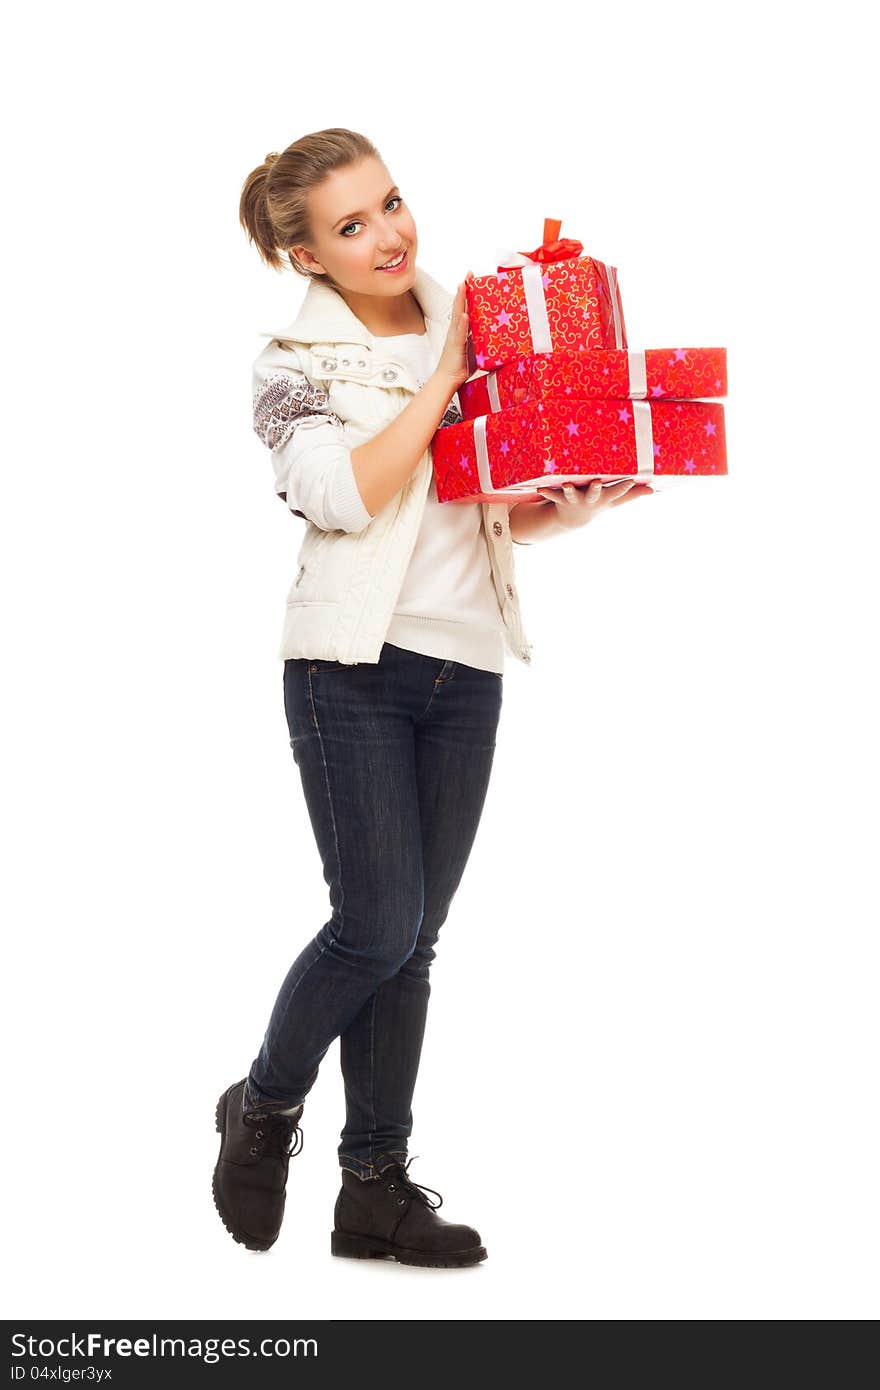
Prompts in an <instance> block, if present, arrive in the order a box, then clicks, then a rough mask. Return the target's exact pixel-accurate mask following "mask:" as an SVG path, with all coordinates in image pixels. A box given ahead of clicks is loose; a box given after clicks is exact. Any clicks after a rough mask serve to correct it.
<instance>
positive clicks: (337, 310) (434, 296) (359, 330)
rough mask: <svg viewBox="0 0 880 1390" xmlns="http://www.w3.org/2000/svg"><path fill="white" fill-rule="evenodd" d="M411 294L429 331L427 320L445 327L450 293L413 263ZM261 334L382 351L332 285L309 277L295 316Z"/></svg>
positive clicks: (288, 339)
mask: <svg viewBox="0 0 880 1390" xmlns="http://www.w3.org/2000/svg"><path fill="white" fill-rule="evenodd" d="M413 294H414V295H415V298H416V300H417V301H418V304H419V307H420V309H421V310H422V312H423V314H424V315H425V319H426V320H427V322H426V327H427V328H428V330H429V331H430V327H431V321H433V322H435V323H438V324H441V325H442V326H443V327H444V329H448V326H449V317H450V311H451V308H452V302H453V296H452V295H451V294H449V292H448V291H447V290H445V289H444V288H443V286H442V285H441V284H439V283H438V281H436V280H435V279H433V277H432V276H430V275H429V274H428V273H427V271H425V270H422V268H421V266H419V265H417V266H416V272H415V277H414V281H413ZM258 336H259V337H261V338H277V339H280V340H281V341H283V342H291V343H303V344H305V345H307V346H311V345H312V344H314V343H321V344H332V343H346V344H351V345H354V344H357V345H358V346H359V347H364V348H368V349H369V350H370V351H376V352H378V353H380V354H381V353H382V351H383V344H384V339H383V338H382V337H379V336H377V335H376V334H374V333H371V332H370V330H369V329H368V328H367V327H366V325H365V324H363V323H361V321H360V319H359V318H358V317H357V315H356V314H355V313H354V312H353V311H352V310H351V309H350V308H349V307H348V305H347V304H346V302H345V300H344V299H343V298H342V295H341V294H340V293H339V292H338V290H335V289H334V288H333V287H332V285H325V284H324V283H323V282H322V281H321V280H312V281H310V283H309V287H308V289H307V290H306V294H305V298H304V299H303V302H302V305H301V307H300V310H299V313H298V314H297V316H296V318H295V319H294V320H293V321H292V323H289V324H288V325H287V327H286V328H284V329H282V330H281V331H280V332H274V333H263V332H261V333H259V334H258Z"/></svg>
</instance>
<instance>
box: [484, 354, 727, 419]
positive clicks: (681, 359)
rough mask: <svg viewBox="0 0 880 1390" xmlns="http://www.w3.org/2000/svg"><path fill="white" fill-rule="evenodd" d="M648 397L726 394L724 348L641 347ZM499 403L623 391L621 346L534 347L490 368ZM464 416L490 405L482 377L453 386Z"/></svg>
mask: <svg viewBox="0 0 880 1390" xmlns="http://www.w3.org/2000/svg"><path fill="white" fill-rule="evenodd" d="M645 364H646V375H647V387H648V399H650V400H656V399H664V398H666V399H675V400H697V399H700V398H705V397H714V396H725V395H727V351H726V349H725V348H647V349H646V350H645ZM495 381H496V385H497V389H498V400H499V402H500V404H501V407H502V408H503V409H506V408H507V407H509V406H513V405H522V404H523V403H524V402H526V401H530V400H544V399H546V398H547V397H553V396H572V395H580V396H598V397H606V396H620V397H625V396H628V394H629V365H628V362H627V355H626V352H624V351H616V350H614V349H610V350H609V349H601V348H600V349H589V348H588V349H583V350H581V351H577V350H575V351H572V350H571V349H568V348H564V349H561V350H559V351H554V352H537V353H533V354H532V355H531V356H530V357H521V358H519V359H518V360H517V361H515V362H509V363H508V364H507V365H506V366H504V367H499V368H498V370H497V371H496V373H495ZM459 399H460V400H461V403H462V408H463V410H464V414H465V418H466V419H473V418H474V417H475V416H477V415H487V414H488V413H489V411H490V410H491V408H492V407H491V404H490V402H489V393H488V389H487V387H486V385H485V378H483V377H477V378H476V379H475V380H474V381H470V382H465V384H464V386H462V387H460V388H459Z"/></svg>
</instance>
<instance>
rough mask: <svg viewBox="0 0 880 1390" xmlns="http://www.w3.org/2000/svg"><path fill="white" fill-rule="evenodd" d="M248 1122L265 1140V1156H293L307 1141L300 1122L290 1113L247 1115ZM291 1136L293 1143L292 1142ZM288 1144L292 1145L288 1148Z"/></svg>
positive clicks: (259, 1136) (257, 1135)
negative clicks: (289, 1114)
mask: <svg viewBox="0 0 880 1390" xmlns="http://www.w3.org/2000/svg"><path fill="white" fill-rule="evenodd" d="M246 1123H247V1124H249V1125H253V1126H254V1128H255V1129H256V1131H257V1134H256V1137H257V1139H262V1140H263V1156H264V1157H268V1156H271V1157H273V1158H284V1157H287V1158H293V1157H294V1155H295V1154H298V1153H299V1152H300V1150H301V1149H302V1147H303V1144H304V1143H305V1137H304V1135H303V1132H302V1130H301V1129H300V1127H299V1122H298V1120H296V1119H293V1118H292V1117H291V1116H288V1115H254V1116H250V1115H249V1116H246ZM291 1138H292V1139H293V1143H292V1144H290V1140H291ZM288 1144H290V1147H289V1148H288V1147H287V1146H288Z"/></svg>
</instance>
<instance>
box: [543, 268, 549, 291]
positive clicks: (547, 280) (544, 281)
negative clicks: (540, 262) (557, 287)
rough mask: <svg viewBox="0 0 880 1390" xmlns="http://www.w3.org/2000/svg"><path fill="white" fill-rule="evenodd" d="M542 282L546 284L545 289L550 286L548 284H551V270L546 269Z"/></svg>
mask: <svg viewBox="0 0 880 1390" xmlns="http://www.w3.org/2000/svg"><path fill="white" fill-rule="evenodd" d="M541 284H542V285H543V286H544V289H545V290H546V289H547V287H548V285H549V284H550V272H549V271H547V270H545V271H544V274H543V275H542V276H541Z"/></svg>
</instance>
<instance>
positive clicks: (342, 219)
mask: <svg viewBox="0 0 880 1390" xmlns="http://www.w3.org/2000/svg"><path fill="white" fill-rule="evenodd" d="M396 191H397V184H396V183H393V184H392V185H391V187H390V188H389V190H388V192H387V193H386V194H385V197H384V198H383V199H382V202H383V203H387V202H388V199H389V198H390V197H391V194H392V193H394V192H396ZM363 211H364V209H363V208H358V210H357V212H350V213H349V214H348V216H347V217H340V219H339V222H334V223H333V226H332V227H331V228H330V230H331V232H335V231H336V228H337V227H338V226H339V223H340V222H353V221H354V219H355V218H356V217H360V216H362V214H363Z"/></svg>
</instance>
